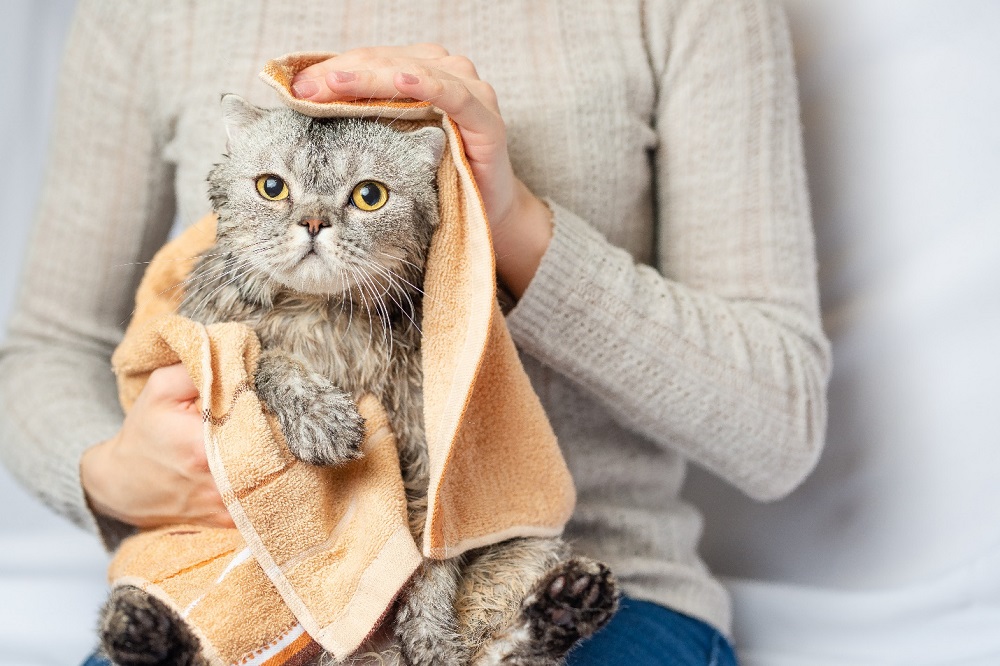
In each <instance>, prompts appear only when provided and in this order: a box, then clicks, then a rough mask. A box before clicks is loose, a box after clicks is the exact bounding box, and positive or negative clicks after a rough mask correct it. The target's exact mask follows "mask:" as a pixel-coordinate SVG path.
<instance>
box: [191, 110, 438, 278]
mask: <svg viewBox="0 0 1000 666" xmlns="http://www.w3.org/2000/svg"><path fill="white" fill-rule="evenodd" d="M223 117H224V120H225V124H226V131H227V133H228V135H229V146H228V156H227V158H226V159H225V160H224V161H223V162H222V163H220V164H219V165H217V166H216V167H215V169H213V171H212V173H211V174H210V175H209V185H210V190H209V194H210V197H211V199H212V203H213V205H214V207H215V211H216V212H217V213H218V214H219V227H218V242H219V245H220V246H221V248H222V249H225V250H227V251H230V252H232V253H233V254H234V255H235V256H236V258H237V260H238V261H240V262H244V265H245V267H246V269H247V270H253V271H254V272H256V273H258V274H261V275H263V276H265V277H266V278H267V279H270V280H273V281H274V282H277V283H279V284H281V285H283V286H285V287H287V288H290V289H293V290H295V291H298V292H304V293H310V294H323V295H337V294H341V293H343V292H344V291H346V290H348V289H351V288H355V287H357V288H360V289H367V290H375V289H380V288H382V287H384V286H385V285H387V284H389V283H391V282H392V281H393V280H394V279H395V278H396V277H397V276H402V275H412V272H413V269H414V268H415V267H420V268H422V267H423V264H424V259H425V257H426V251H427V247H428V245H429V243H430V238H431V235H432V233H433V230H434V227H435V226H436V224H437V220H438V212H437V195H436V190H435V174H436V172H437V166H438V162H439V161H440V158H441V153H442V151H443V149H444V132H443V130H441V129H440V128H437V127H427V128H424V129H421V130H418V131H416V132H408V133H404V132H399V131H396V130H394V129H391V128H388V127H386V126H385V125H383V124H380V123H377V122H373V121H364V120H354V119H334V120H319V119H313V118H308V117H306V116H303V115H301V114H299V113H296V112H295V111H292V110H290V109H275V110H269V111H265V110H262V109H258V108H256V107H254V106H252V105H250V104H249V103H247V102H246V101H245V100H243V99H242V98H240V97H237V96H236V95H226V96H225V97H224V98H223Z"/></svg>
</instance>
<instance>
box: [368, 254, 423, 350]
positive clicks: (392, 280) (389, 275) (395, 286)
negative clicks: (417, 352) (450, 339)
mask: <svg viewBox="0 0 1000 666" xmlns="http://www.w3.org/2000/svg"><path fill="white" fill-rule="evenodd" d="M365 263H366V266H367V267H368V268H369V269H371V270H373V271H375V272H376V273H378V274H379V275H380V276H382V277H383V278H385V280H386V283H387V287H388V288H387V289H386V292H385V293H386V295H388V296H389V298H390V299H391V300H392V302H393V303H395V305H396V307H397V308H399V310H400V312H402V314H403V315H404V316H405V317H406V318H407V319H409V320H410V323H411V324H413V326H414V328H416V329H417V331H418V332H420V326H419V325H418V324H417V322H416V321H414V320H413V316H412V315H411V314H410V313H411V312H413V313H415V312H416V306H415V305H414V304H413V300H412V299H411V298H410V295H409V294H408V293H407V292H406V290H405V289H403V288H402V287H401V286H400V285H399V283H398V282H397V281H396V279H397V278H399V276H398V275H395V274H394V273H393V272H392V271H390V270H389V269H388V268H386V267H385V266H380V265H379V264H378V263H377V262H375V261H372V260H366V262H365ZM392 290H395V291H397V292H398V293H400V294H401V295H402V296H404V297H405V298H406V300H407V302H408V303H409V306H410V308H409V309H407V308H405V307H403V304H402V302H401V301H397V300H396V299H395V298H394V297H393V295H392Z"/></svg>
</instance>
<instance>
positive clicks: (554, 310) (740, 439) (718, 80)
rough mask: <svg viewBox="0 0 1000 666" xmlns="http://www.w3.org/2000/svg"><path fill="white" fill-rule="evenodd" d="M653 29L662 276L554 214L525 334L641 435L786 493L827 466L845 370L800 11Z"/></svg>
mask: <svg viewBox="0 0 1000 666" xmlns="http://www.w3.org/2000/svg"><path fill="white" fill-rule="evenodd" d="M650 4H651V5H655V4H656V3H650ZM647 19H648V26H649V27H648V31H649V34H650V37H649V45H650V51H651V61H652V62H653V64H654V69H656V70H657V74H658V75H659V82H660V83H659V97H658V105H657V128H656V129H657V132H658V135H659V145H658V148H657V151H656V155H655V164H656V178H657V193H656V194H657V204H658V211H659V212H658V216H659V218H658V219H659V222H658V229H657V233H658V243H659V248H658V257H659V262H660V266H659V270H656V269H654V268H652V267H649V266H643V265H636V263H635V262H634V261H633V260H632V258H631V256H630V255H629V254H628V253H626V252H625V251H623V250H621V249H618V248H616V247H613V246H612V245H610V244H609V243H608V242H607V241H606V240H605V238H604V237H603V236H601V234H599V233H598V232H597V231H595V230H594V228H593V227H592V226H591V225H590V224H589V223H588V222H587V221H586V220H584V219H582V218H581V217H580V216H578V215H575V214H574V213H573V212H572V211H569V210H566V209H564V208H562V207H561V206H559V205H558V203H557V202H553V204H552V208H553V210H554V234H553V237H552V240H551V242H550V244H549V246H548V248H547V250H546V252H545V254H544V256H543V258H542V260H541V262H540V265H539V266H538V267H537V269H536V272H535V275H534V277H533V279H532V281H531V283H530V285H529V286H528V288H527V290H526V291H525V293H524V294H523V296H522V298H521V299H520V302H519V303H518V305H517V307H516V308H515V309H514V310H513V311H512V312H511V314H510V316H509V317H508V321H507V323H508V325H509V327H510V329H511V332H512V334H513V336H514V339H515V341H516V342H517V343H518V345H519V346H520V347H522V348H523V349H524V350H525V351H526V352H527V353H528V354H530V355H532V356H534V357H536V358H537V359H539V360H540V361H541V362H542V363H544V364H546V365H548V366H550V367H552V368H554V369H555V370H557V371H558V372H560V373H562V374H564V375H566V376H567V377H569V378H571V379H572V380H574V381H575V382H576V383H578V384H580V385H582V386H584V387H585V388H586V389H588V391H589V392H590V393H592V394H593V395H594V396H596V397H597V398H598V399H599V400H600V401H601V403H602V404H604V405H605V406H606V407H607V408H608V409H610V410H612V412H613V413H614V414H616V418H618V419H619V421H620V422H621V423H622V424H624V425H625V426H626V427H628V428H630V429H632V430H634V431H636V432H639V433H641V434H643V435H644V436H646V437H648V438H649V439H650V440H652V441H654V442H658V443H660V444H662V445H664V446H669V447H671V448H673V449H675V450H677V451H679V452H681V453H683V454H684V455H685V456H687V457H689V458H690V459H692V460H694V461H696V462H698V463H700V464H701V465H703V466H705V467H707V468H708V469H709V470H711V471H713V472H714V473H716V474H718V475H719V476H721V477H723V478H725V479H727V480H728V481H730V482H731V483H733V484H735V485H736V486H738V487H739V488H741V489H742V490H743V491H744V492H746V493H747V494H749V495H751V496H752V497H755V498H758V499H763V500H769V499H775V498H779V497H781V496H783V495H785V494H787V493H788V492H790V491H791V490H792V489H793V488H794V487H795V486H796V485H797V484H798V483H799V482H800V481H801V480H802V479H803V478H804V477H805V476H806V474H808V472H809V471H810V470H811V469H812V468H813V466H814V464H815V462H816V460H817V458H818V456H819V452H820V449H821V447H822V443H823V437H824V431H825V421H826V395H825V393H826V383H827V379H828V375H829V370H830V357H829V349H828V343H827V340H826V338H825V336H824V334H823V332H822V328H821V324H820V318H819V307H818V296H817V288H816V265H815V258H814V249H813V237H812V229H811V221H810V215H809V206H808V199H807V191H806V182H805V173H804V164H803V156H802V148H801V130H800V125H799V117H798V105H797V94H796V83H795V76H794V71H793V63H792V58H791V47H790V43H789V36H788V34H787V29H786V25H785V21H784V17H783V15H782V14H781V11H780V8H778V7H777V6H776V5H775V3H769V2H760V1H753V0H734V1H733V2H706V1H703V0H697V1H693V2H687V3H685V5H684V6H683V8H682V10H681V11H680V13H679V14H677V15H675V16H671V17H666V16H664V17H658V16H649V17H647Z"/></svg>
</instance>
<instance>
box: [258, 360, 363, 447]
mask: <svg viewBox="0 0 1000 666" xmlns="http://www.w3.org/2000/svg"><path fill="white" fill-rule="evenodd" d="M255 388H256V391H257V396H258V397H259V398H260V400H261V402H262V403H263V404H264V408H265V409H266V410H267V411H268V412H270V413H272V414H274V415H275V417H276V418H277V419H278V424H279V425H280V426H281V432H282V433H283V434H284V435H285V441H286V442H287V444H288V450H289V451H290V452H291V453H292V455H293V456H295V457H296V458H298V459H299V460H301V461H303V462H306V463H309V464H311V465H339V464H343V463H346V462H349V461H351V460H356V459H357V458H360V457H361V443H362V441H363V439H364V434H365V424H364V419H362V418H361V415H360V414H358V409H357V406H356V405H355V404H354V401H353V400H352V399H351V396H349V395H347V394H346V393H344V392H343V391H342V390H340V389H338V388H337V387H335V386H334V385H333V384H331V383H330V381H329V380H327V379H326V378H325V377H323V376H322V375H319V374H317V373H314V372H309V371H308V370H306V369H305V368H303V367H302V366H301V365H300V364H299V363H297V362H296V361H294V360H292V359H289V358H287V357H284V356H280V355H267V354H265V355H263V356H261V358H260V362H259V363H258V366H257V373H256V377H255Z"/></svg>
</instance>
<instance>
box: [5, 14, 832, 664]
mask: <svg viewBox="0 0 1000 666" xmlns="http://www.w3.org/2000/svg"><path fill="white" fill-rule="evenodd" d="M366 45H368V47H367V48H360V47H364V46H366ZM370 45H376V46H375V47H371V46H370ZM378 45H382V46H378ZM315 49H324V50H330V51H338V52H340V53H341V55H340V56H337V57H335V58H333V59H331V60H328V61H325V62H323V63H321V64H319V65H316V66H314V67H313V68H311V69H310V70H307V71H306V72H303V73H302V74H301V75H300V76H299V77H297V79H296V81H295V90H296V94H297V95H299V96H300V97H305V98H310V99H315V100H327V99H345V98H347V99H354V98H358V99H369V98H376V97H411V98H415V99H423V100H430V101H432V102H433V103H434V104H435V105H436V106H438V107H439V108H441V109H442V110H444V111H445V112H447V113H448V114H449V115H451V116H452V118H453V119H454V120H455V121H456V123H457V124H458V125H459V128H460V131H461V134H462V138H463V140H464V142H465V145H466V153H467V157H468V159H469V162H470V164H471V166H472V169H473V172H474V174H475V176H476V179H477V182H478V184H479V186H480V188H481V191H482V194H483V199H484V203H485V206H486V210H487V214H488V216H489V219H490V221H491V227H492V231H493V237H494V245H495V253H496V263H497V273H498V279H499V280H500V282H501V283H502V284H503V285H504V286H505V287H506V288H507V289H508V290H509V291H510V292H511V293H512V295H513V296H514V297H515V298H516V299H517V302H516V305H515V306H514V307H513V309H512V310H511V311H510V312H509V314H508V315H507V325H508V327H509V329H510V331H511V334H512V336H513V338H514V340H515V342H516V343H517V345H518V346H519V348H520V350H521V352H522V358H523V361H524V366H525V369H526V371H527V373H528V375H529V377H530V378H531V380H532V383H533V385H534V387H535V389H536V391H537V392H538V394H539V396H540V398H541V400H542V402H543V404H544V406H545V408H546V410H547V412H548V414H549V417H550V420H551V422H552V425H553V427H554V428H555V430H556V433H557V435H558V437H559V439H560V443H561V446H562V448H563V451H564V455H565V457H566V459H567V462H568V464H569V466H570V469H571V471H572V473H573V476H574V479H575V482H576V484H577V490H578V505H577V509H576V511H575V514H574V517H573V519H572V521H571V523H570V524H569V526H568V527H567V537H568V538H569V539H570V540H571V541H572V542H573V543H574V547H575V549H576V551H577V552H580V553H582V554H585V555H588V556H592V557H595V558H597V559H600V560H603V561H605V562H607V563H609V564H610V565H611V567H612V569H613V570H614V571H615V573H616V575H617V577H618V580H619V581H620V583H621V586H622V588H623V590H624V592H625V594H626V598H625V599H624V601H623V604H622V610H621V611H620V612H619V614H618V615H617V616H616V617H615V618H614V619H613V620H612V622H611V623H610V624H609V625H608V627H606V628H605V630H603V631H602V632H600V633H599V634H598V635H596V636H595V637H594V638H592V639H591V640H590V641H589V642H587V643H584V644H583V645H581V646H580V647H579V648H578V649H576V650H575V651H574V652H572V653H571V655H570V659H569V663H570V664H576V665H583V664H619V663H621V664H665V663H671V664H677V663H682V664H708V663H712V664H726V663H730V664H732V663H735V657H734V655H733V651H732V648H731V646H730V645H729V642H728V641H727V639H726V636H728V635H729V632H730V607H729V599H728V596H727V593H726V591H725V589H724V588H723V586H722V585H721V584H720V583H719V582H718V581H717V580H716V579H714V578H713V577H712V576H711V574H710V573H709V572H708V570H707V568H706V567H705V566H704V564H703V563H702V562H701V560H700V559H699V557H698V554H697V543H698V538H699V532H700V529H701V528H700V520H701V519H700V517H699V514H698V512H697V511H696V510H695V509H694V508H693V507H691V506H690V505H688V504H687V503H686V502H685V501H684V500H683V499H682V498H681V496H680V493H681V487H682V484H683V481H684V476H685V468H686V465H687V463H688V461H692V462H695V463H696V464H699V465H701V466H703V467H705V468H707V469H708V470H710V471H712V472H713V473H715V474H717V475H719V476H721V477H722V478H724V479H725V480H727V481H728V482H730V483H732V484H734V485H735V486H737V487H738V488H740V489H741V490H743V491H744V492H746V493H747V494H748V495H750V496H751V497H754V498H756V499H760V500H771V499H775V498H778V497H781V496H783V495H785V494H787V493H788V492H790V490H791V489H792V488H794V487H795V486H796V485H797V484H798V483H799V482H800V481H801V480H802V479H803V478H804V477H805V475H806V474H808V472H809V471H810V470H811V468H812V467H813V465H814V464H815V462H816V459H817V457H818V455H819V451H820V449H821V447H822V438H823V431H824V425H825V413H826V412H825V410H826V405H825V386H826V382H827V377H828V375H829V350H828V344H827V341H826V338H825V336H824V334H823V332H822V328H821V325H820V321H819V315H818V298H817V290H816V275H815V271H816V269H815V259H814V256H813V254H814V250H813V239H812V230H811V225H810V219H809V206H808V199H807V193H806V183H805V175H804V166H803V160H802V153H801V137H800V127H799V121H798V106H797V98H796V89H795V77H794V72H793V65H792V60H791V48H790V44H789V38H788V34H787V28H786V25H785V20H784V17H783V15H782V12H781V9H780V7H778V6H777V5H776V4H775V3H772V2H768V1H767V0H725V1H724V2H718V1H715V0H654V1H646V2H640V1H638V0H634V1H631V2H616V3H604V2H599V1H596V0H586V1H584V2H577V3H534V2H530V1H529V0H519V1H515V2H506V3H492V2H491V3H487V2H468V3H461V4H455V5H447V4H440V5H432V4H430V3H413V2H407V1H406V0H388V1H387V2H385V3H380V4H379V5H377V6H375V5H360V4H357V3H348V2H319V1H312V0H296V1H295V2H288V1H285V0H274V1H272V2H270V3H268V4H267V5H266V6H259V5H256V4H252V3H244V2H238V1H237V0H220V1H219V2H213V3H198V4H196V3H193V2H191V3H156V2H153V1H152V0H147V1H141V2H140V1H136V2H132V3H128V4H125V5H123V4H121V3H116V2H113V1H111V0H83V1H82V2H81V4H80V6H79V9H78V14H77V16H76V18H75V22H74V27H73V29H72V32H71V35H70V39H69V44H68V50H67V55H66V60H65V65H64V69H63V73H62V77H61V84H60V106H59V110H58V117H57V122H56V126H55V130H54V135H53V144H54V149H53V152H52V155H51V166H50V169H49V171H48V174H47V178H46V185H45V188H44V192H43V196H42V201H41V204H40V207H39V212H38V215H37V220H36V228H35V232H34V237H33V241H32V244H31V247H30V250H29V256H28V259H27V262H26V269H25V275H24V279H23V282H22V287H21V293H20V298H19V302H18V305H17V308H16V311H15V313H14V315H13V317H12V320H11V322H10V328H9V338H8V341H7V343H6V345H5V347H4V348H3V352H2V357H0V391H2V394H3V400H2V401H0V417H2V418H0V421H2V424H3V425H2V427H3V438H2V440H3V442H4V447H3V448H4V458H5V461H6V463H7V465H8V466H9V467H10V468H11V470H12V471H13V473H14V474H15V475H16V476H17V477H18V478H20V480H21V481H22V482H23V483H24V484H25V485H27V486H28V487H29V488H31V489H32V490H33V491H34V492H35V493H36V494H37V495H38V496H39V497H40V498H41V499H42V500H43V501H44V502H45V503H46V504H48V505H49V506H50V507H52V508H53V509H54V510H56V511H58V512H59V513H61V514H63V515H65V516H67V517H68V518H70V519H71V520H73V521H74V522H76V523H77V524H79V525H81V526H83V527H86V528H89V529H92V530H95V531H97V532H99V534H100V535H101V537H102V538H103V539H104V542H105V543H106V544H107V545H108V547H114V546H115V545H116V544H117V543H118V541H120V540H121V538H123V537H124V536H125V535H127V534H129V533H130V532H131V531H132V530H134V528H135V527H145V526H153V525H160V524H164V523H168V522H177V521H187V522H195V523H204V524H211V525H230V524H231V520H230V519H229V517H228V516H227V515H226V514H225V510H224V508H223V505H222V502H221V499H220V498H219V495H218V491H217V490H216V489H215V486H214V484H213V482H212V480H211V476H210V475H209V473H208V469H207V464H206V461H205V456H204V450H203V443H202V441H201V421H200V417H199V416H198V414H197V412H196V410H195V409H194V407H193V405H194V401H195V400H196V398H197V392H196V391H195V390H194V387H193V386H192V385H191V384H190V381H189V380H188V379H187V378H186V375H185V374H184V373H183V371H182V370H179V369H178V368H177V367H173V368H165V369H162V370H159V371H157V372H154V373H153V375H152V377H151V379H150V382H149V385H148V386H147V388H146V389H145V390H144V392H143V394H142V396H141V397H140V400H139V401H138V402H137V403H136V406H135V408H134V409H133V410H132V411H130V413H129V415H128V416H127V417H125V418H124V420H123V416H122V413H121V410H120V408H119V407H118V404H117V401H116V392H115V383H114V377H113V376H112V374H111V373H110V371H109V362H108V360H109V357H110V354H111V352H112V350H113V349H114V346H115V344H116V342H117V341H118V340H119V339H120V338H121V335H122V330H123V326H124V324H125V323H126V322H127V321H128V319H129V314H130V311H131V309H132V307H133V306H132V299H133V295H134V291H135V287H136V284H137V281H138V279H139V278H140V277H141V273H142V269H143V262H145V261H147V260H148V259H149V257H150V256H151V255H152V253H153V252H154V251H155V250H156V249H157V248H158V247H159V246H160V245H162V244H163V242H164V241H165V240H166V238H167V236H168V233H169V231H170V228H171V223H172V221H173V220H174V218H175V216H176V217H178V218H179V220H180V221H181V222H182V223H183V224H190V223H192V222H193V221H195V220H196V219H198V218H200V217H201V216H202V215H203V214H204V213H206V212H208V211H209V209H210V208H209V204H208V199H207V194H206V186H205V183H204V178H205V175H206V174H207V172H208V170H209V169H210V167H211V165H212V164H213V162H214V161H217V160H218V159H219V156H220V155H221V154H222V152H223V151H224V144H225V134H224V131H223V130H222V126H221V120H220V113H219V102H218V100H219V96H220V94H221V93H223V92H238V93H240V94H242V95H244V96H246V97H247V98H248V99H250V101H252V102H255V103H257V104H259V105H262V106H268V105H272V106H273V105H274V104H275V100H274V98H273V96H272V94H271V93H270V92H269V90H268V89H266V88H265V87H264V86H263V85H262V84H260V83H257V82H255V77H256V73H257V72H258V71H259V70H260V68H261V66H262V65H263V63H264V61H266V60H267V59H268V58H271V57H275V56H277V55H280V54H283V53H286V52H290V51H301V50H315ZM93 659H94V660H96V659H97V658H96V657H95V658H93ZM93 663H98V662H96V661H93Z"/></svg>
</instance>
